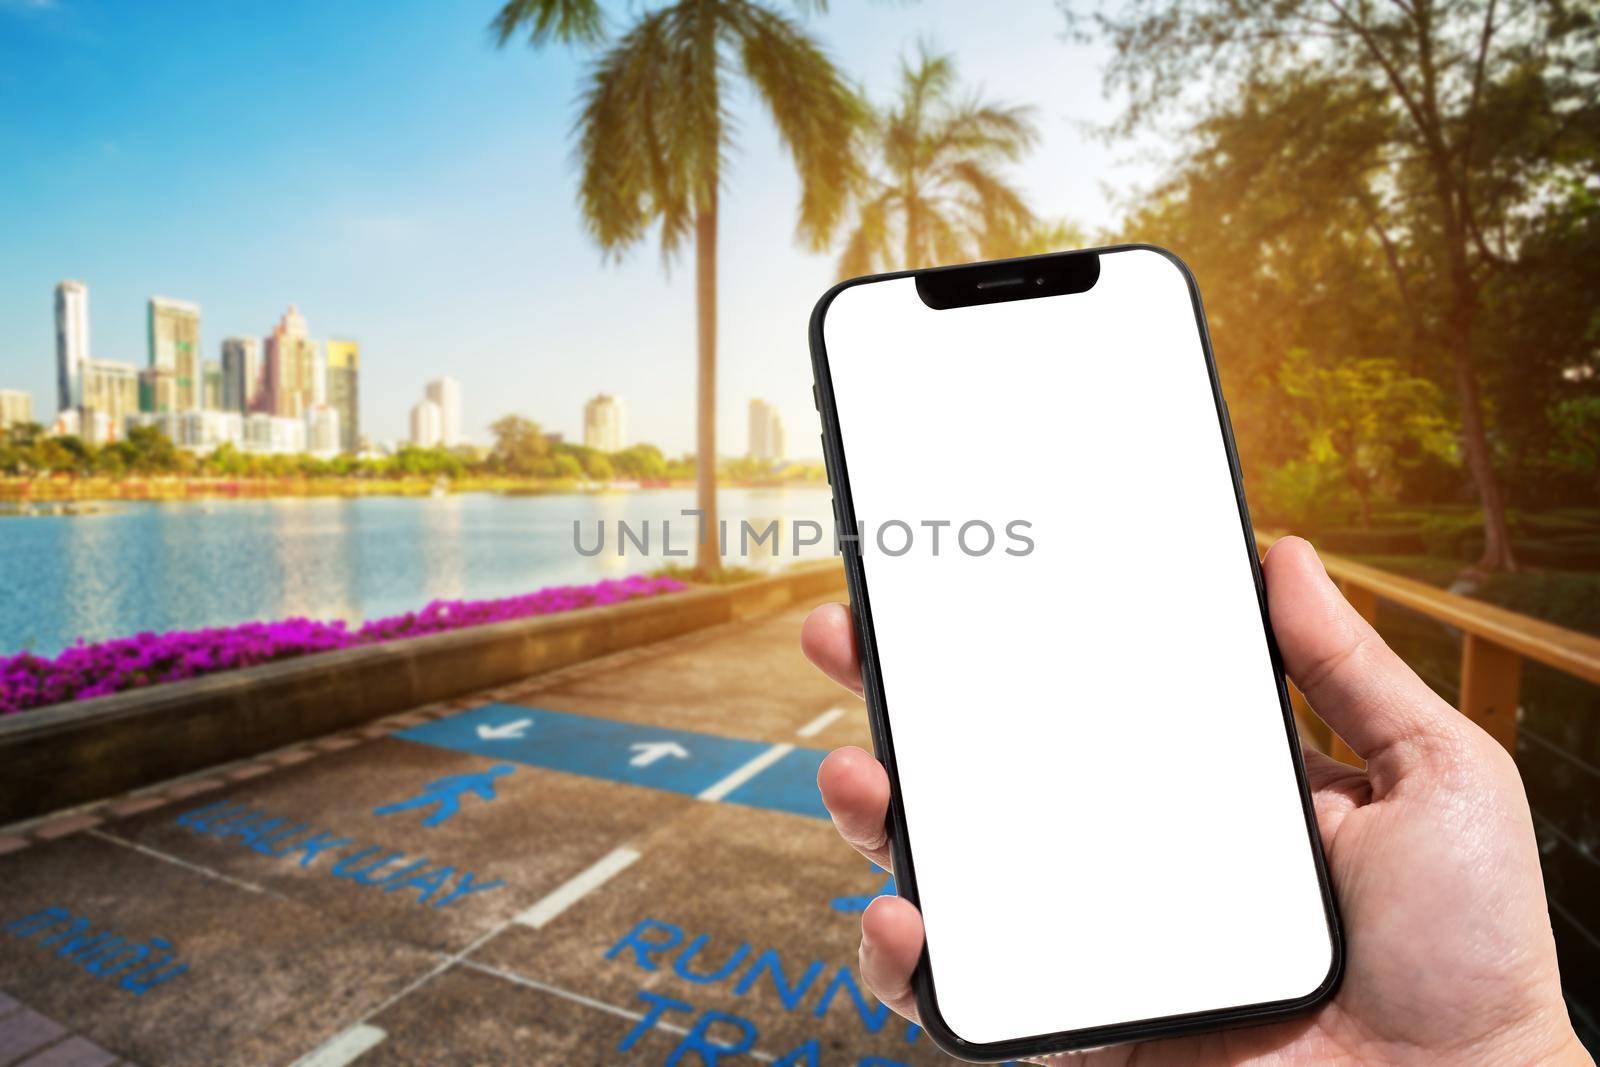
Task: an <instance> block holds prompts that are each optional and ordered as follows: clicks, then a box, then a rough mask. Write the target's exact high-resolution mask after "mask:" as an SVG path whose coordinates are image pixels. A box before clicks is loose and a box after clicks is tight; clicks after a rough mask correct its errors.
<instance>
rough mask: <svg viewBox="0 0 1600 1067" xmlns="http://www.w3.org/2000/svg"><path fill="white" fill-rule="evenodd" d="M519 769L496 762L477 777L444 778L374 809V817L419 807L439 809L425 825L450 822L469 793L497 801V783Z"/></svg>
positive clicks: (429, 817)
mask: <svg viewBox="0 0 1600 1067" xmlns="http://www.w3.org/2000/svg"><path fill="white" fill-rule="evenodd" d="M516 769H517V765H516V764H515V763H496V764H495V765H494V766H493V767H490V768H489V769H488V770H486V771H481V772H479V773H477V774H452V775H450V776H449V777H446V778H440V779H439V780H438V781H436V782H429V783H428V784H427V785H425V786H423V787H422V792H421V793H418V794H417V795H416V796H414V797H411V798H410V799H409V800H401V801H396V802H395V803H393V804H385V805H384V806H383V807H381V808H373V809H372V814H374V815H393V814H394V813H395V812H399V811H411V810H413V809H415V808H431V807H435V806H437V809H438V810H436V811H435V812H434V813H433V814H432V815H429V816H428V817H427V818H426V819H423V820H422V825H424V826H438V825H439V824H440V823H442V822H444V821H445V820H446V819H450V818H453V817H454V816H455V815H456V814H457V813H458V812H460V810H461V797H462V796H463V794H466V793H474V794H476V795H477V796H479V797H482V798H483V799H484V800H493V799H494V780H495V779H496V778H501V777H504V776H505V775H508V774H510V773H511V772H512V771H514V770H516Z"/></svg>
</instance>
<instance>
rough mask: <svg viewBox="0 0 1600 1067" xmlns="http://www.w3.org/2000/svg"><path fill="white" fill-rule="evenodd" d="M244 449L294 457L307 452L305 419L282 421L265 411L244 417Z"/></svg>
mask: <svg viewBox="0 0 1600 1067" xmlns="http://www.w3.org/2000/svg"><path fill="white" fill-rule="evenodd" d="M243 434H244V449H245V451H247V452H267V453H280V454H285V455H292V454H295V453H298V452H304V451H305V450H306V424H305V420H304V419H280V418H279V417H278V416H276V415H268V414H267V413H266V412H264V411H257V412H253V413H251V414H249V415H246V416H244V426H243Z"/></svg>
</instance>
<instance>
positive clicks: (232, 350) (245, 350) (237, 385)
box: [222, 337, 262, 412]
mask: <svg viewBox="0 0 1600 1067" xmlns="http://www.w3.org/2000/svg"><path fill="white" fill-rule="evenodd" d="M261 386H262V374H261V338H259V337H229V338H227V339H225V340H224V341H223V342H222V409H223V410H224V411H242V412H251V411H258V410H260V408H261Z"/></svg>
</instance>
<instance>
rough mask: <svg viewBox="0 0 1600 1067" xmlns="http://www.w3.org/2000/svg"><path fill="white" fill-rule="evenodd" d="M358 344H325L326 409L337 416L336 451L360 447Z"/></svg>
mask: <svg viewBox="0 0 1600 1067" xmlns="http://www.w3.org/2000/svg"><path fill="white" fill-rule="evenodd" d="M360 386H361V345H360V344H359V343H357V342H355V341H339V340H334V341H329V342H328V406H329V407H330V408H333V410H335V411H337V412H338V413H339V451H341V452H356V451H358V450H359V449H360V447H361V388H360Z"/></svg>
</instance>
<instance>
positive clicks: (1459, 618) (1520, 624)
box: [1256, 533, 1600, 685]
mask: <svg viewBox="0 0 1600 1067" xmlns="http://www.w3.org/2000/svg"><path fill="white" fill-rule="evenodd" d="M1279 536H1280V535H1274V534H1264V533H1258V534H1256V543H1257V544H1259V545H1260V546H1261V551H1262V552H1265V551H1266V550H1267V549H1268V548H1269V547H1271V546H1272V543H1273V542H1275V541H1277V540H1278V537H1279ZM1319 555H1321V556H1322V563H1323V566H1325V567H1326V568H1327V569H1328V575H1329V577H1331V578H1333V580H1334V581H1336V582H1338V583H1339V585H1340V586H1341V587H1343V586H1345V585H1354V586H1356V587H1358V588H1361V589H1367V590H1370V591H1371V592H1373V593H1376V594H1377V595H1378V598H1379V599H1380V600H1388V601H1391V602H1392V603H1395V604H1399V605H1401V606H1403V607H1407V608H1410V609H1411V610H1412V611H1415V612H1418V613H1420V614H1423V615H1426V616H1428V617H1429V618H1430V619H1437V620H1439V621H1440V622H1442V623H1445V624H1446V625H1449V626H1454V627H1455V628H1456V629H1458V630H1463V631H1465V632H1467V633H1470V634H1476V635H1477V636H1479V637H1483V638H1487V639H1488V640H1490V641H1493V642H1494V643H1495V644H1497V645H1500V646H1501V647H1502V648H1507V649H1510V650H1511V651H1512V652H1515V653H1517V654H1518V655H1521V656H1523V657H1526V658H1527V659H1531V660H1535V661H1537V662H1539V663H1543V664H1546V665H1547V666H1550V667H1554V668H1555V669H1556V670H1558V671H1561V672H1563V673H1565V674H1570V675H1572V676H1574V677H1576V678H1582V679H1583V680H1584V681H1586V682H1591V683H1593V684H1595V685H1600V637H1591V636H1589V635H1588V634H1584V633H1579V632H1577V631H1576V630H1568V629H1565V628H1563V627H1560V626H1557V625H1555V624H1554V623H1550V622H1545V621H1544V620H1543V619H1535V618H1533V617H1532V616H1530V615H1520V614H1518V613H1517V612H1515V611H1509V610H1507V609H1505V608H1502V607H1497V606H1496V605H1494V604H1488V603H1485V602H1484V601H1482V600H1474V599H1472V598H1471V597H1465V596H1461V595H1460V594H1459V593H1452V592H1449V591H1448V590H1444V589H1440V588H1439V587H1438V586H1434V585H1429V584H1428V583H1427V582H1419V581H1417V580H1416V579H1415V578H1406V577H1404V576H1402V575H1399V574H1394V573H1392V572H1390V571H1385V570H1379V569H1378V568H1377V567H1369V566H1367V565H1366V564H1365V563H1357V562H1355V561H1354V560H1348V559H1344V558H1342V557H1340V556H1333V555H1329V554H1327V553H1325V552H1319Z"/></svg>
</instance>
